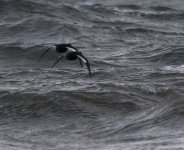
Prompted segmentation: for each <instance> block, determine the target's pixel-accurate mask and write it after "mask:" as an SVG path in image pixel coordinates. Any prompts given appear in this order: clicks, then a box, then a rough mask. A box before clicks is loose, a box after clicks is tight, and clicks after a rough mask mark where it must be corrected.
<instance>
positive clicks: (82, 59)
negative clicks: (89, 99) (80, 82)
mask: <svg viewBox="0 0 184 150" xmlns="http://www.w3.org/2000/svg"><path fill="white" fill-rule="evenodd" d="M77 57H78V58H79V60H81V61H82V62H84V63H85V64H86V66H87V69H88V72H89V76H90V77H92V74H91V68H90V64H89V61H88V59H87V58H86V57H84V55H83V54H82V53H81V54H79V55H77Z"/></svg>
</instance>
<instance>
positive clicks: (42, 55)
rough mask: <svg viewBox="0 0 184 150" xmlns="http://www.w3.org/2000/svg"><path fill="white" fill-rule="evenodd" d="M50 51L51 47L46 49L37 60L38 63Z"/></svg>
mask: <svg viewBox="0 0 184 150" xmlns="http://www.w3.org/2000/svg"><path fill="white" fill-rule="evenodd" d="M49 50H51V47H49V48H48V49H46V51H45V52H44V53H43V54H42V55H41V56H40V58H39V59H38V62H39V61H40V60H41V59H42V58H43V56H44V55H45V54H46V53H47V52H48V51H49Z"/></svg>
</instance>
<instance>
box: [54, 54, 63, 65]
mask: <svg viewBox="0 0 184 150" xmlns="http://www.w3.org/2000/svg"><path fill="white" fill-rule="evenodd" d="M63 57H64V56H61V57H59V59H57V60H56V61H55V63H54V64H53V65H52V68H53V67H54V66H55V65H56V64H57V63H58V62H59V61H60V60H61V59H62V58H63Z"/></svg>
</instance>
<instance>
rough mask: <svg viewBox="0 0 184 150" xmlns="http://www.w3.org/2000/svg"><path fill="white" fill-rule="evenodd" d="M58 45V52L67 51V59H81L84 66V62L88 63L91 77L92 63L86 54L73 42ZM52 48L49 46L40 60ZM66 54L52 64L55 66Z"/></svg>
mask: <svg viewBox="0 0 184 150" xmlns="http://www.w3.org/2000/svg"><path fill="white" fill-rule="evenodd" d="M55 47H56V49H55V50H56V52H57V53H61V54H62V53H66V55H65V57H66V59H67V60H76V59H79V61H80V65H81V66H83V64H82V62H83V63H85V64H86V66H87V68H88V71H89V75H90V77H91V69H90V64H89V62H88V60H87V58H85V57H84V55H83V54H82V53H81V52H79V51H78V49H77V48H75V47H73V46H72V45H71V44H57V45H55ZM50 49H51V48H48V49H47V50H46V51H45V52H44V53H43V54H42V55H41V57H40V58H39V60H38V61H40V60H41V59H42V58H43V56H44V55H45V54H46V53H47V52H48V51H49V50H50ZM63 57H64V56H63V55H61V56H60V57H59V59H58V60H56V62H55V63H54V64H53V65H52V67H54V66H55V65H56V64H57V63H58V62H59V61H60V60H61V59H62V58H63Z"/></svg>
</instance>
